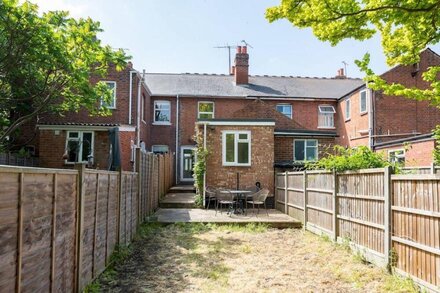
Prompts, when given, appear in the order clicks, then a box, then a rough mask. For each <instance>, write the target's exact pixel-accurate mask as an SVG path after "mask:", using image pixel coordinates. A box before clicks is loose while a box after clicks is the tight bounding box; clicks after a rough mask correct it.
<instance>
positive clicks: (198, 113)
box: [197, 101, 215, 119]
mask: <svg viewBox="0 0 440 293" xmlns="http://www.w3.org/2000/svg"><path fill="white" fill-rule="evenodd" d="M200 104H212V112H200ZM200 114H212V118H200ZM214 118H215V103H214V102H212V101H198V102H197V119H214Z"/></svg>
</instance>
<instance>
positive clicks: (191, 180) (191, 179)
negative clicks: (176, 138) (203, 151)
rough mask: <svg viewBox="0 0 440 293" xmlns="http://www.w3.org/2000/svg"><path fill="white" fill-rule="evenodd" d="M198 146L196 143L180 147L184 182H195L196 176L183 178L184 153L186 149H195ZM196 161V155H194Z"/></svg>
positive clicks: (181, 177)
mask: <svg viewBox="0 0 440 293" xmlns="http://www.w3.org/2000/svg"><path fill="white" fill-rule="evenodd" d="M195 149H196V146H194V145H183V146H181V147H180V176H179V177H180V181H183V182H194V178H183V154H184V150H195ZM193 162H194V163H195V162H196V156H194V161H193Z"/></svg>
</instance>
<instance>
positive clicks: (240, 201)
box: [221, 190, 252, 214]
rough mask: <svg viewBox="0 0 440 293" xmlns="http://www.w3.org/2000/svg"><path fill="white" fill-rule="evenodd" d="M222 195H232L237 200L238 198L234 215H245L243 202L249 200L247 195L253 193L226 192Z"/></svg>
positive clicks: (245, 191) (241, 191) (234, 207)
mask: <svg viewBox="0 0 440 293" xmlns="http://www.w3.org/2000/svg"><path fill="white" fill-rule="evenodd" d="M221 192H222V193H232V194H233V195H234V197H235V198H237V204H235V206H234V205H233V213H234V214H244V213H245V210H244V205H243V200H244V201H246V200H247V195H248V194H249V193H252V191H250V190H224V191H221Z"/></svg>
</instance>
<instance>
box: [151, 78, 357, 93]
mask: <svg viewBox="0 0 440 293" xmlns="http://www.w3.org/2000/svg"><path fill="white" fill-rule="evenodd" d="M145 83H146V85H147V87H148V88H149V89H150V91H151V94H152V95H153V96H177V95H180V96H196V97H198V96H200V97H276V98H312V99H338V98H340V97H342V96H344V95H346V94H347V93H349V92H351V91H352V90H353V89H355V88H357V87H359V86H361V85H362V84H364V82H363V81H362V80H361V79H352V78H346V79H337V78H316V77H293V76H258V75H255V76H249V84H246V85H236V84H235V82H234V76H233V75H222V74H219V75H217V74H189V73H184V74H172V73H148V74H146V76H145Z"/></svg>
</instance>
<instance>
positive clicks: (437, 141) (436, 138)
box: [433, 125, 440, 165]
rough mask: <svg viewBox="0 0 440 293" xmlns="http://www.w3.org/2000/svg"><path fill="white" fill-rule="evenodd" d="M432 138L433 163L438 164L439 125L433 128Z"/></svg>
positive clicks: (439, 159) (439, 154)
mask: <svg viewBox="0 0 440 293" xmlns="http://www.w3.org/2000/svg"><path fill="white" fill-rule="evenodd" d="M434 138H435V141H436V144H435V149H434V154H433V155H434V163H435V164H436V165H440V125H437V127H436V128H435V129H434Z"/></svg>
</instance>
